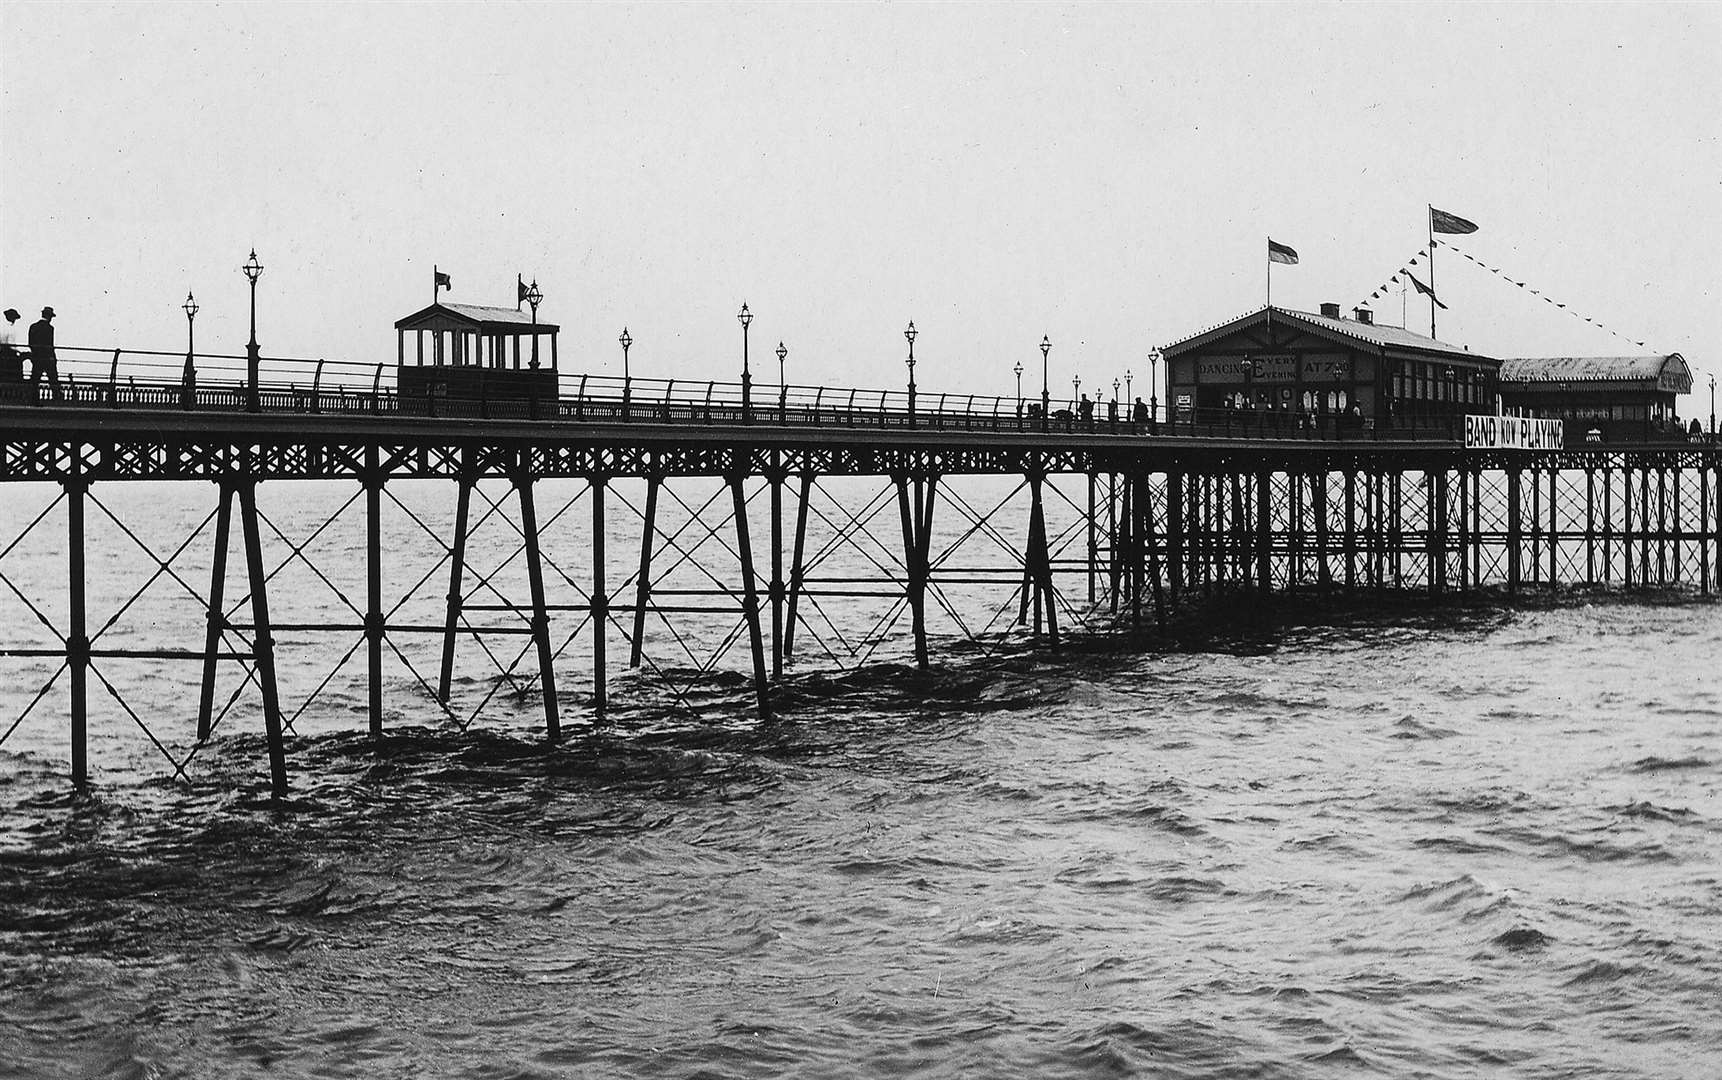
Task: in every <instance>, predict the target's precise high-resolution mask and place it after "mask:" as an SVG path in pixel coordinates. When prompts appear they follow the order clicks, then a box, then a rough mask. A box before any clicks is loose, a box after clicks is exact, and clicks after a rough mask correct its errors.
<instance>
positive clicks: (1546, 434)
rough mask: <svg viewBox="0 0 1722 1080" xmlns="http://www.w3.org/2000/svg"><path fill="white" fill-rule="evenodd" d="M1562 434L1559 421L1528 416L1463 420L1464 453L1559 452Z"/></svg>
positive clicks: (1478, 417)
mask: <svg viewBox="0 0 1722 1080" xmlns="http://www.w3.org/2000/svg"><path fill="white" fill-rule="evenodd" d="M1563 434H1564V432H1563V431H1562V425H1561V422H1560V421H1559V420H1538V419H1533V418H1531V417H1528V416H1467V417H1465V449H1467V450H1559V449H1560V448H1561V438H1562V436H1563Z"/></svg>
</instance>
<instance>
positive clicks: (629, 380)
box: [616, 326, 634, 422]
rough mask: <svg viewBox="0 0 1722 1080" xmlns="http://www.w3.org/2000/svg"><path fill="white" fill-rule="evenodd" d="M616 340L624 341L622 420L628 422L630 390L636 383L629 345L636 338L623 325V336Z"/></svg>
mask: <svg viewBox="0 0 1722 1080" xmlns="http://www.w3.org/2000/svg"><path fill="white" fill-rule="evenodd" d="M616 340H617V341H619V342H621V343H622V420H623V421H624V422H626V421H627V419H628V396H629V394H628V392H629V390H631V389H632V388H633V385H634V380H633V377H632V375H630V374H629V372H628V346H630V345H632V344H633V343H634V339H633V338H631V337H629V336H628V328H627V327H626V326H624V327H622V336H621V337H619V338H617V339H616Z"/></svg>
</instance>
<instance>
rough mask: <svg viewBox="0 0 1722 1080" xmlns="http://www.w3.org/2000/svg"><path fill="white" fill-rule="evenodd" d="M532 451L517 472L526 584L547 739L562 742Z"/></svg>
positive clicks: (523, 454) (519, 463)
mask: <svg viewBox="0 0 1722 1080" xmlns="http://www.w3.org/2000/svg"><path fill="white" fill-rule="evenodd" d="M530 454H531V451H530V450H524V449H523V450H521V451H520V456H519V459H518V461H517V462H516V464H515V469H514V490H515V495H516V497H517V498H518V499H519V500H520V531H521V534H522V535H523V536H524V537H525V540H526V580H527V585H528V587H529V588H530V589H531V591H532V640H533V641H534V642H535V643H536V644H537V646H538V681H539V686H540V689H542V691H543V694H544V735H545V737H546V738H547V739H549V740H550V741H551V742H555V741H557V740H558V739H560V738H562V719H561V714H560V712H559V711H558V710H557V707H556V670H555V665H554V662H553V660H552V654H551V651H550V614H549V612H548V611H547V610H546V608H545V605H544V563H543V561H542V559H540V557H539V552H538V512H537V508H536V507H535V506H534V504H533V499H532V471H531V470H532V460H531V457H530Z"/></svg>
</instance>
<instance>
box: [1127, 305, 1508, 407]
mask: <svg viewBox="0 0 1722 1080" xmlns="http://www.w3.org/2000/svg"><path fill="white" fill-rule="evenodd" d="M1161 351H1162V354H1163V355H1164V357H1165V359H1166V396H1167V400H1168V402H1169V403H1170V404H1171V406H1172V408H1173V410H1174V412H1173V416H1174V418H1175V419H1176V418H1177V417H1178V416H1180V415H1189V414H1190V413H1191V411H1192V410H1199V411H1200V413H1201V414H1202V415H1203V416H1205V417H1210V418H1211V417H1212V416H1213V415H1214V413H1215V412H1216V411H1218V410H1225V409H1234V410H1240V411H1243V412H1248V413H1253V414H1261V413H1276V414H1283V415H1284V416H1285V418H1286V419H1288V420H1289V419H1290V418H1291V416H1292V415H1294V414H1295V415H1296V416H1298V417H1300V418H1303V419H1307V420H1313V421H1314V422H1316V423H1318V424H1325V423H1328V422H1330V421H1331V420H1332V419H1334V418H1337V417H1341V416H1346V417H1352V418H1354V419H1357V420H1360V421H1362V424H1361V425H1360V426H1367V427H1371V428H1376V429H1415V428H1435V427H1439V428H1448V427H1450V426H1452V425H1453V424H1456V423H1458V422H1459V418H1460V417H1462V416H1463V415H1464V414H1466V413H1477V412H1494V411H1495V393H1496V373H1497V371H1498V370H1499V368H1500V361H1498V360H1495V359H1493V358H1491V357H1487V356H1482V355H1479V354H1477V353H1473V352H1471V351H1470V350H1469V349H1467V348H1465V347H1463V346H1460V345H1450V344H1447V343H1446V342H1443V341H1437V340H1436V339H1434V338H1431V337H1425V336H1424V335H1422V334H1418V333H1413V332H1412V331H1410V330H1406V329H1403V328H1401V327H1397V326H1379V325H1377V324H1376V322H1375V319H1374V316H1373V315H1372V314H1371V312H1370V310H1369V309H1368V308H1357V309H1356V310H1355V311H1354V313H1353V316H1352V317H1351V318H1345V317H1343V316H1342V315H1341V314H1340V311H1339V305H1338V304H1323V305H1322V310H1321V311H1320V312H1319V313H1316V314H1312V313H1310V312H1307V311H1291V310H1288V309H1286V308H1279V307H1271V308H1262V309H1261V310H1259V311H1255V312H1251V313H1250V314H1248V315H1244V316H1242V317H1240V318H1237V319H1233V320H1232V321H1231V322H1228V323H1225V324H1223V325H1220V326H1216V327H1213V328H1211V329H1208V330H1204V331H1202V332H1201V333H1199V334H1194V335H1192V336H1190V337H1187V338H1184V339H1183V340H1182V341H1178V342H1176V343H1174V344H1171V345H1168V346H1166V347H1165V348H1164V349H1162V350H1161ZM1252 419H1259V416H1257V417H1252Z"/></svg>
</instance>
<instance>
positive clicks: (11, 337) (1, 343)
mask: <svg viewBox="0 0 1722 1080" xmlns="http://www.w3.org/2000/svg"><path fill="white" fill-rule="evenodd" d="M19 318H20V316H19V314H18V309H17V308H7V309H6V321H5V322H4V323H0V380H4V381H6V382H23V381H24V358H23V357H22V356H21V355H19V353H18V330H17V323H18V319H19Z"/></svg>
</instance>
